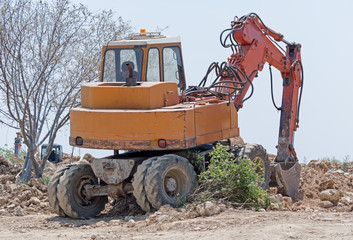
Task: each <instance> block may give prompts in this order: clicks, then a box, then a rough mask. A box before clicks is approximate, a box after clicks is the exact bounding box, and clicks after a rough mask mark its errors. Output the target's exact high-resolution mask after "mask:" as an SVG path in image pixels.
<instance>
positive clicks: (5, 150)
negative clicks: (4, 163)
mask: <svg viewBox="0 0 353 240" xmlns="http://www.w3.org/2000/svg"><path fill="white" fill-rule="evenodd" d="M0 153H1V154H2V155H3V156H4V158H6V159H9V160H10V161H11V162H12V164H15V163H17V162H16V161H15V160H14V156H15V154H14V148H9V147H8V145H7V144H5V145H4V147H0ZM24 156H26V152H25V151H23V150H21V152H20V154H19V158H23V157H24Z"/></svg>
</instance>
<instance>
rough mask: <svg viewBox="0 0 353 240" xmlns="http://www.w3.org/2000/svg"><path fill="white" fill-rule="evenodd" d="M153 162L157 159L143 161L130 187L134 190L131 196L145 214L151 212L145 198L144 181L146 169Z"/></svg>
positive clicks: (150, 207)
mask: <svg viewBox="0 0 353 240" xmlns="http://www.w3.org/2000/svg"><path fill="white" fill-rule="evenodd" d="M155 160H157V157H152V158H149V159H147V160H145V161H143V162H142V164H141V165H139V166H138V167H137V170H136V173H135V174H134V179H133V181H132V186H133V188H134V191H133V194H134V196H135V198H136V202H137V204H138V205H139V206H140V207H141V209H142V210H143V211H145V212H151V211H152V210H153V209H152V206H151V204H150V202H149V201H148V199H147V196H146V187H145V179H146V173H147V170H148V168H149V167H150V166H151V164H152V162H153V161H155Z"/></svg>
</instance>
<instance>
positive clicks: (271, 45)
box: [221, 13, 303, 162]
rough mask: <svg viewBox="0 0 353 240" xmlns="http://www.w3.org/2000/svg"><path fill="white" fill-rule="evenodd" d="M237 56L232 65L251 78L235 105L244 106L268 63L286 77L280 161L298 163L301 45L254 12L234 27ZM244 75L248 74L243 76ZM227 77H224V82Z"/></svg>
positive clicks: (279, 144) (242, 18)
mask: <svg viewBox="0 0 353 240" xmlns="http://www.w3.org/2000/svg"><path fill="white" fill-rule="evenodd" d="M231 26H232V27H231V29H230V33H231V34H232V36H230V37H233V43H236V44H235V45H233V49H235V51H234V53H233V54H232V55H231V56H230V58H229V59H228V65H229V66H234V67H236V68H238V69H240V70H241V71H242V72H244V73H245V75H246V76H247V81H245V79H244V82H245V84H244V86H243V89H242V90H241V92H240V94H239V95H237V96H235V99H234V104H235V105H236V107H237V108H238V109H239V108H241V107H243V101H244V97H245V95H246V94H247V92H248V89H249V87H251V82H252V81H253V80H254V78H255V77H256V76H257V74H258V72H259V71H262V69H263V67H264V64H265V63H268V64H270V66H273V67H275V68H276V69H278V70H279V71H280V72H281V75H282V78H283V93H282V106H281V107H280V108H278V109H279V110H280V111H281V118H280V126H279V137H278V146H277V158H276V161H277V162H288V161H289V162H292V161H297V158H296V153H295V150H294V147H293V138H294V131H296V130H297V128H298V124H299V117H298V116H299V106H300V97H301V89H302V85H303V74H302V72H303V67H302V64H301V54H300V49H301V45H300V44H297V43H289V42H288V41H286V40H284V37H283V35H282V34H280V33H277V32H275V31H273V30H272V29H270V28H268V27H267V26H266V25H265V24H264V23H263V22H262V20H261V19H260V18H259V17H258V16H257V15H256V14H254V13H251V14H249V15H246V16H243V17H241V18H238V19H235V21H233V22H232V24H231ZM275 41H283V42H284V43H285V44H286V46H287V48H286V51H285V52H284V51H283V49H281V48H280V46H279V45H277V44H276V43H275ZM241 76H244V75H241ZM225 79H228V78H227V77H225V78H223V79H222V78H221V81H222V80H225Z"/></svg>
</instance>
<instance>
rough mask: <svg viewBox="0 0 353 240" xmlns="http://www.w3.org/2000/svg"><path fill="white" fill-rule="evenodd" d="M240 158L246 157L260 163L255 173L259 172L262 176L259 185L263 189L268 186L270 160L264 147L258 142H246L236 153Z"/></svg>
mask: <svg viewBox="0 0 353 240" xmlns="http://www.w3.org/2000/svg"><path fill="white" fill-rule="evenodd" d="M238 156H239V157H240V158H248V159H250V160H252V161H253V162H255V163H260V166H261V169H257V173H258V174H261V175H262V176H263V178H264V181H263V182H260V183H259V186H260V187H262V188H263V189H268V188H269V183H270V160H269V158H268V155H267V153H266V150H265V148H264V147H262V146H261V145H258V144H249V143H247V144H246V145H245V146H244V147H243V148H242V149H241V150H240V153H239V155H238Z"/></svg>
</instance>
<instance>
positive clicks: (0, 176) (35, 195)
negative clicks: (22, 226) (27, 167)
mask: <svg viewBox="0 0 353 240" xmlns="http://www.w3.org/2000/svg"><path fill="white" fill-rule="evenodd" d="M79 159H80V157H76V156H74V157H71V155H69V154H64V156H63V162H62V163H60V164H53V163H50V162H47V164H46V167H45V169H44V171H43V178H42V179H34V178H32V179H31V180H30V181H29V182H28V184H24V183H20V182H19V178H18V176H19V173H20V171H21V169H22V165H21V164H12V162H11V161H9V160H8V159H5V158H4V157H3V156H2V155H1V154H0V216H1V215H8V216H11V215H15V216H23V215H28V214H49V213H52V209H51V208H50V206H49V202H48V197H47V185H46V184H45V183H44V181H43V179H46V180H49V179H50V177H51V176H52V175H53V174H54V172H55V171H56V169H57V168H60V167H62V166H63V165H67V164H70V163H72V162H74V161H77V160H79Z"/></svg>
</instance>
